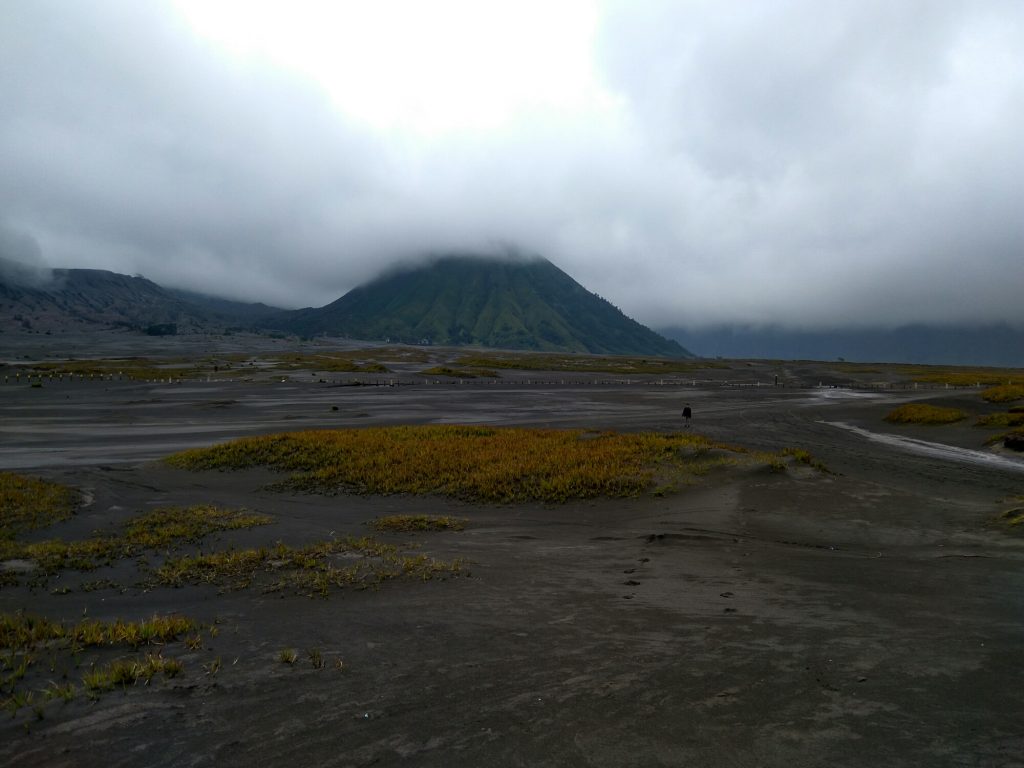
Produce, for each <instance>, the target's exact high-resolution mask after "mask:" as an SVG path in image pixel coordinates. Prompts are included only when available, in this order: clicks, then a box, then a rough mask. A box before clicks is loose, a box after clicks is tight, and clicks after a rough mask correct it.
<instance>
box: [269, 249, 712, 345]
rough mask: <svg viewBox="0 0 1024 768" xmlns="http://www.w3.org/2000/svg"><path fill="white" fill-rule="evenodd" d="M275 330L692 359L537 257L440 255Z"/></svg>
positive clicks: (292, 315) (279, 321)
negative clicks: (429, 261)
mask: <svg viewBox="0 0 1024 768" xmlns="http://www.w3.org/2000/svg"><path fill="white" fill-rule="evenodd" d="M274 324H275V325H277V326H278V327H284V328H285V329H287V330H289V331H292V332H294V333H299V334H301V335H304V336H315V335H319V334H327V335H345V336H349V337H352V338H358V339H381V340H390V341H392V342H399V343H412V344H421V343H430V344H440V345H462V344H474V345H480V346H486V347H498V348H505V349H535V350H545V351H560V352H590V353H594V354H643V355H661V356H671V357H690V356H692V355H691V354H690V353H689V352H687V351H686V350H685V349H684V348H683V347H681V346H680V345H679V344H678V343H677V342H675V341H669V340H668V339H665V338H663V337H662V336H659V335H658V334H656V333H655V332H654V331H652V330H650V329H649V328H647V327H645V326H643V325H641V324H640V323H638V322H636V321H635V320H631V319H630V318H628V317H626V316H625V315H624V314H623V313H622V312H621V311H619V310H618V309H616V308H615V307H614V306H612V305H611V304H610V303H608V302H607V301H605V300H604V299H602V298H601V297H599V296H596V295H595V294H593V293H590V292H589V291H588V290H586V289H585V288H584V287H583V286H581V285H580V284H579V283H577V282H576V281H575V280H573V279H572V278H571V277H569V275H567V274H566V273H565V272H563V271H562V270H560V269H559V268H558V267H556V266H555V265H554V264H552V263H551V262H549V261H547V260H545V259H541V258H536V259H531V260H526V259H521V258H504V259H496V258H485V257H478V256H446V257H442V258H439V259H437V260H435V261H433V262H432V263H429V264H427V265H425V266H421V267H418V268H412V269H407V270H404V271H398V272H391V273H389V274H387V275H385V276H383V277H380V278H378V279H377V280H374V281H373V282H371V283H368V284H367V285H364V286H361V287H359V288H356V289H354V290H352V291H350V292H349V293H347V294H345V295H344V296H342V297H341V298H340V299H338V300H337V301H335V302H333V303H332V304H328V305H327V306H325V307H321V308H319V309H302V310H297V311H295V312H289V313H286V314H284V315H282V316H279V317H277V318H275V320H274Z"/></svg>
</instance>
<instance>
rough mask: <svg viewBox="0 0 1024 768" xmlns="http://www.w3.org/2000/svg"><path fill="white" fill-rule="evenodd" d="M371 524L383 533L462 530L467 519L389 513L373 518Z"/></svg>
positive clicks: (448, 516)
mask: <svg viewBox="0 0 1024 768" xmlns="http://www.w3.org/2000/svg"><path fill="white" fill-rule="evenodd" d="M369 525H370V527H371V528H373V529H374V530H375V531H379V532H381V533H385V532H389V533H406V532H416V531H461V530H463V529H464V528H465V527H466V521H465V520H463V519H461V518H458V517H452V516H451V515H387V516H385V517H378V518H375V519H374V520H371V521H370V522H369Z"/></svg>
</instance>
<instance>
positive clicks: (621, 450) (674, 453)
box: [166, 425, 736, 503]
mask: <svg viewBox="0 0 1024 768" xmlns="http://www.w3.org/2000/svg"><path fill="white" fill-rule="evenodd" d="M712 448H721V449H727V450H733V451H735V450H736V449H729V448H728V447H727V446H722V445H718V444H715V443H713V442H712V441H710V440H708V439H707V438H706V437H703V436H701V435H696V434H692V433H677V434H660V433H615V432H601V433H595V432H586V431H583V430H555V429H521V428H489V427H469V426H437V425H428V426H402V427H378V428H366V429H345V430H322V431H309V432H291V433H283V434H275V435H264V436H260V437H249V438H242V439H239V440H234V441H232V442H229V443H224V444H221V445H216V446H212V447H210V448H198V449H192V450H188V451H183V452H181V453H177V454H174V455H172V456H169V457H168V458H167V459H166V461H167V462H168V463H169V464H171V465H172V466H176V467H180V468H183V469H190V470H211V469H246V468H252V467H270V468H273V469H276V470H279V471H284V472H291V473H292V475H291V477H290V478H289V479H287V480H286V481H284V482H283V483H281V484H280V487H283V488H289V489H297V490H305V491H312V492H334V491H338V490H346V491H351V492H356V493H366V494H383V495H386V494H396V493H409V494H438V495H442V496H450V497H459V498H466V499H470V500H474V501H486V502H499V503H512V502H526V501H542V502H552V503H554V502H564V501H567V500H569V499H585V498H594V497H599V496H607V497H624V496H634V495H637V494H640V493H642V492H644V491H645V490H648V489H649V488H650V487H651V485H652V483H653V482H654V481H655V479H656V477H659V476H662V475H665V474H669V475H674V476H680V475H688V474H689V475H692V474H694V470H695V469H696V468H698V467H700V468H703V467H704V465H705V464H707V463H708V462H709V461H711V462H712V463H728V462H726V461H723V460H721V459H718V458H716V457H709V456H708V451H710V449H712ZM659 479H660V477H659Z"/></svg>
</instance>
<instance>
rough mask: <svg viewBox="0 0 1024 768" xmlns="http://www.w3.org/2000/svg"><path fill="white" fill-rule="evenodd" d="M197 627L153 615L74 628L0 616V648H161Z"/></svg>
mask: <svg viewBox="0 0 1024 768" xmlns="http://www.w3.org/2000/svg"><path fill="white" fill-rule="evenodd" d="M198 627H199V624H198V623H197V622H195V621H194V620H192V619H190V618H187V617H185V616H178V615H167V616H161V615H159V614H157V615H154V616H153V617H152V618H150V619H146V620H142V621H123V620H121V619H116V620H114V621H99V620H95V619H86V620H83V621H80V622H77V623H75V624H64V623H63V622H59V621H51V620H50V619H47V618H45V617H43V616H38V615H35V614H32V613H23V612H17V613H0V648H3V649H14V650H21V651H32V650H35V649H36V648H37V647H39V646H46V647H48V648H54V647H66V648H91V647H102V646H111V645H127V646H130V647H132V648H138V647H139V646H142V645H163V644H164V643H168V642H172V641H174V640H177V639H178V638H179V637H181V636H182V635H184V634H185V633H187V632H192V631H194V630H196V629H197V628H198Z"/></svg>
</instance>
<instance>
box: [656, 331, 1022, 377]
mask: <svg viewBox="0 0 1024 768" xmlns="http://www.w3.org/2000/svg"><path fill="white" fill-rule="evenodd" d="M662 333H664V334H665V335H666V336H668V337H669V338H672V339H675V340H676V341H678V342H680V343H681V344H685V345H686V346H687V347H688V348H689V349H692V350H693V351H694V352H696V353H697V354H698V355H700V356H702V357H727V358H740V359H742V358H748V359H749V358H759V359H774V360H836V359H837V358H843V359H844V360H849V361H856V362H867V363H922V364H929V365H989V366H997V367H1008V368H1020V367H1024V329H1014V328H1010V327H1009V326H1006V325H989V326H983V327H977V328H969V327H950V328H941V327H935V326H924V325H913V326H904V327H901V328H894V329H891V330H833V331H790V330H785V329H782V328H777V327H763V328H750V327H744V326H722V327H718V328H706V329H697V330H687V329H683V328H669V329H663V330H662Z"/></svg>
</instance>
